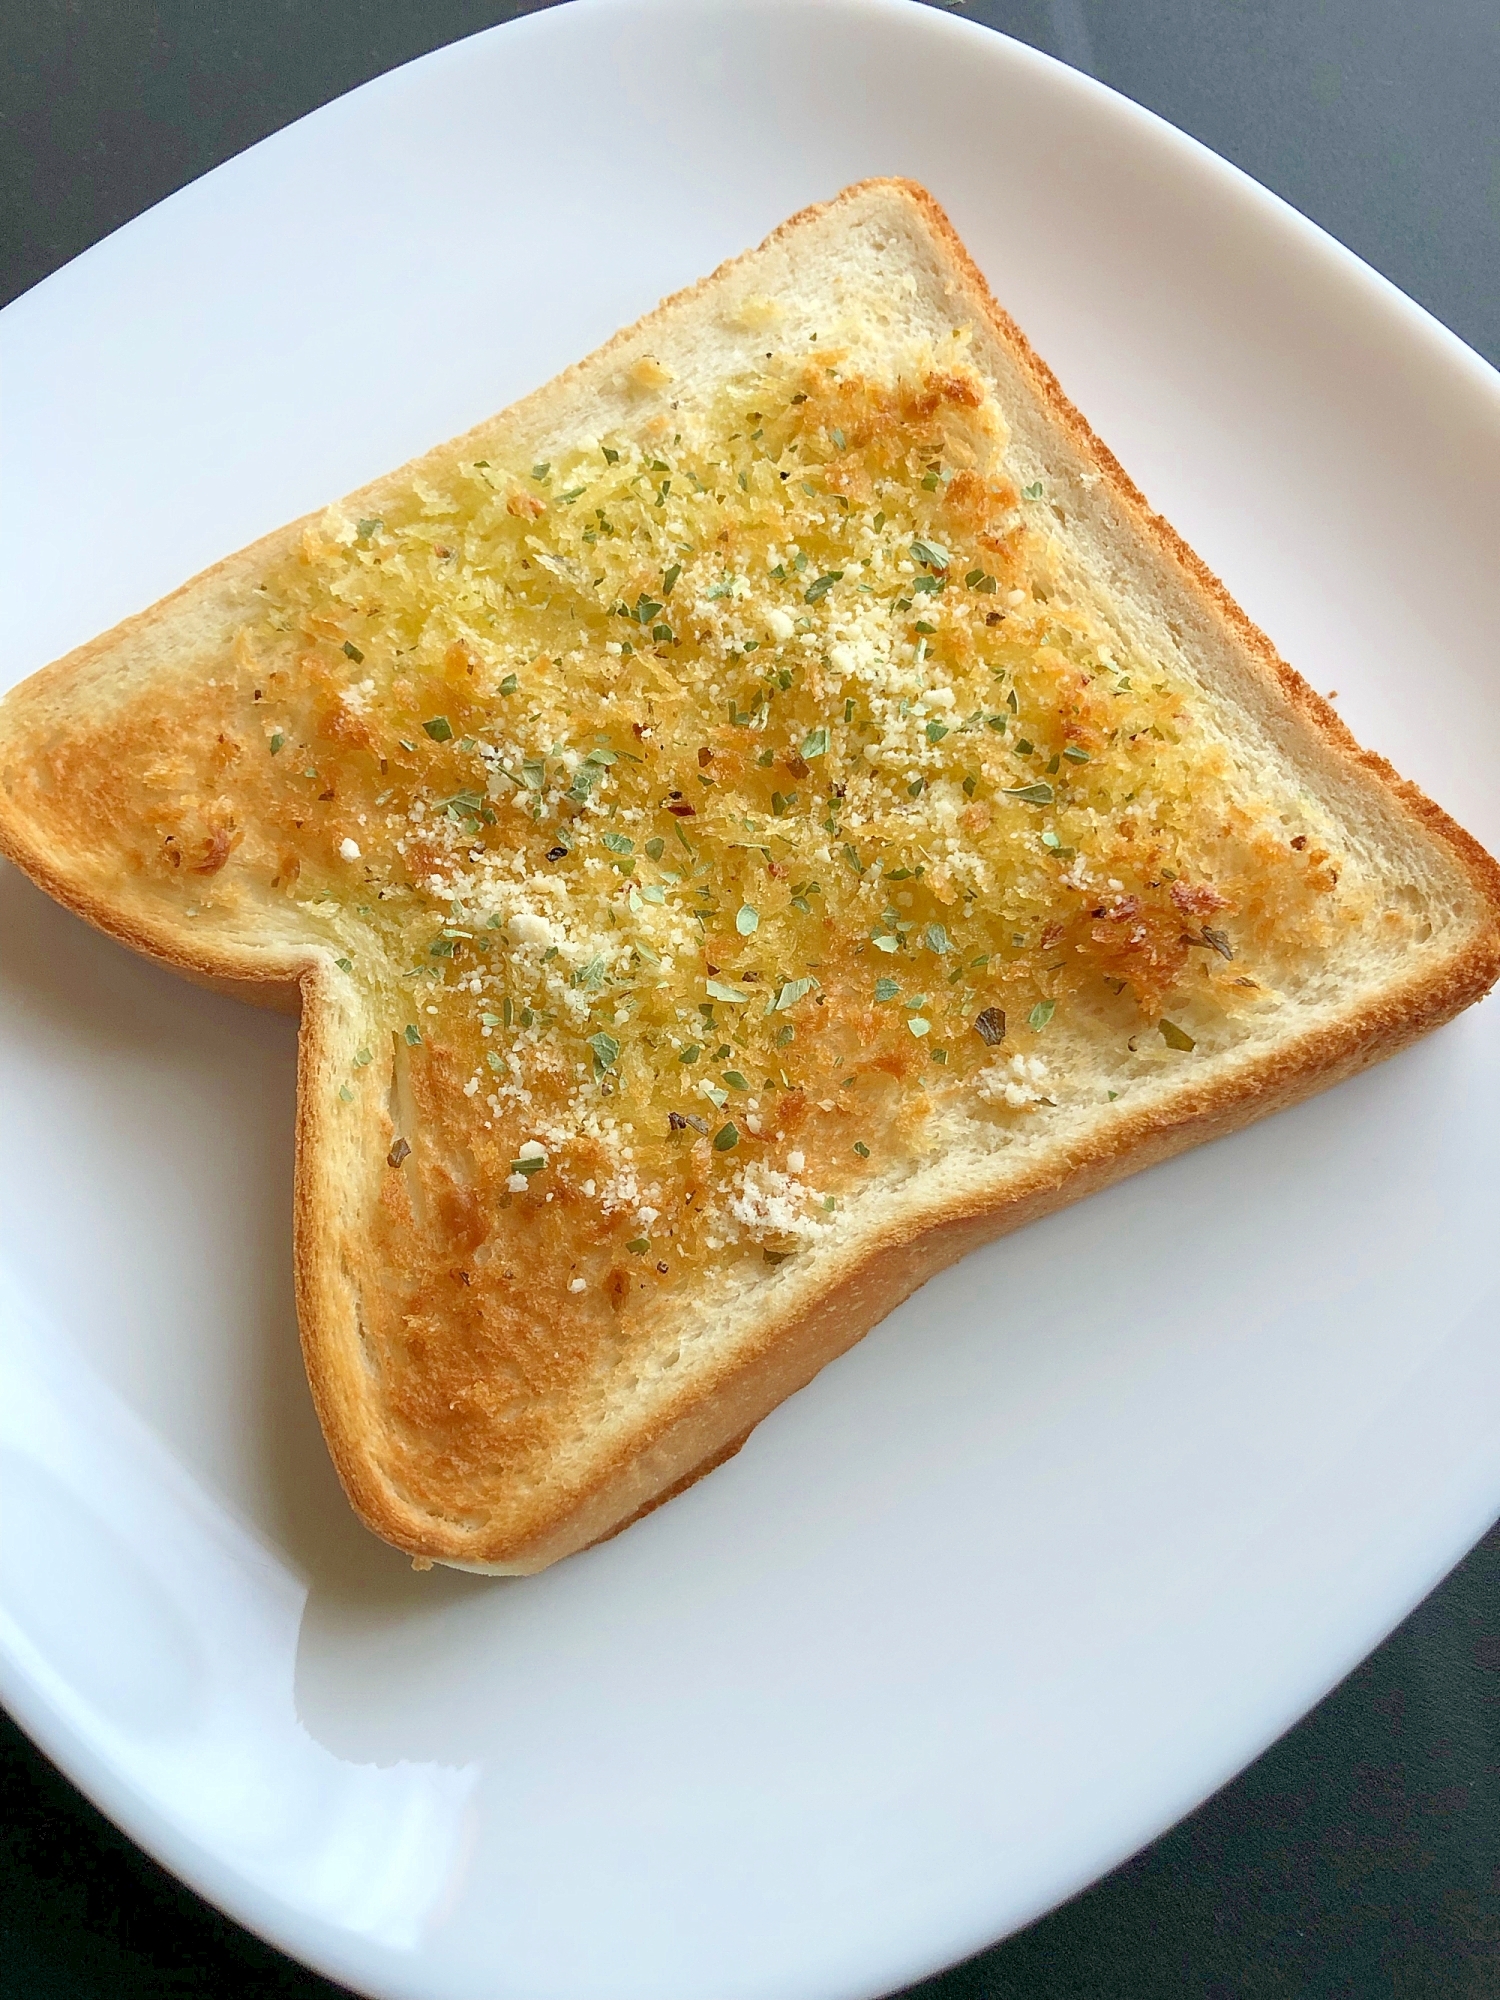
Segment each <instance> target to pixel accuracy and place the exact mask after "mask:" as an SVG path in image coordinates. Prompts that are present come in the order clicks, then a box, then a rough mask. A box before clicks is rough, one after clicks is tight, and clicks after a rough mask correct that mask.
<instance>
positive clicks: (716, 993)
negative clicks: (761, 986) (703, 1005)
mask: <svg viewBox="0 0 1500 2000" xmlns="http://www.w3.org/2000/svg"><path fill="white" fill-rule="evenodd" d="M705 990H706V991H707V993H708V996H709V998H710V999H711V1000H727V1001H729V1002H730V1003H731V1004H732V1005H733V1006H736V1007H743V1006H745V1005H746V1004H747V1003H748V1001H749V999H750V995H749V994H748V993H742V992H741V991H740V989H739V988H738V987H737V986H730V985H728V984H727V983H726V982H725V981H724V980H722V979H710V980H707V981H706V982H705Z"/></svg>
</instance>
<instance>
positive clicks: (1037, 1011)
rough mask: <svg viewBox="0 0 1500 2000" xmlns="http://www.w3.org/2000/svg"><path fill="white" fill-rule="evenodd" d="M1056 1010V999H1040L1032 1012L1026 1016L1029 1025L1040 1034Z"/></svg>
mask: <svg viewBox="0 0 1500 2000" xmlns="http://www.w3.org/2000/svg"><path fill="white" fill-rule="evenodd" d="M1056 1012H1057V1002H1056V1001H1055V1000H1038V1001H1037V1003H1036V1005H1035V1006H1034V1007H1033V1008H1032V1010H1031V1012H1030V1013H1029V1014H1028V1015H1027V1016H1026V1023H1027V1026H1028V1027H1029V1028H1031V1029H1032V1030H1033V1032H1034V1033H1036V1034H1038V1035H1039V1034H1040V1033H1041V1032H1042V1030H1043V1028H1045V1027H1046V1025H1047V1023H1048V1022H1049V1021H1050V1020H1051V1019H1052V1016H1053V1015H1054V1014H1055V1013H1056Z"/></svg>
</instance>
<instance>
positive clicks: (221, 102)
mask: <svg viewBox="0 0 1500 2000" xmlns="http://www.w3.org/2000/svg"><path fill="white" fill-rule="evenodd" d="M529 11H532V9H531V8H530V7H528V6H525V5H520V6H517V5H508V6H507V5H503V4H495V0H488V4H486V0H171V4H161V5H147V4H144V0H138V3H137V4H132V0H0V34H3V49H0V57H3V59H0V296H3V298H4V299H7V300H8V299H10V298H14V297H15V296H17V295H18V294H19V293H20V292H22V291H24V290H26V289H27V287H28V286H30V285H32V284H35V283H36V282H37V281H38V280H40V279H41V278H44V277H45V276H46V275H47V273H48V272H50V271H52V270H55V269H56V268H57V266H58V265H60V264H62V263H64V262H66V261H67V259H69V258H70V257H73V256H75V255H76V254H77V253H78V252H79V251H80V250H83V249H85V248H86V247H87V246H88V245H89V244H90V243H92V242H95V241H96V240H97V239H98V238H99V237H101V236H103V235H105V234H107V233H108V232H109V231H110V230H112V229H114V228H116V227H117V226H118V225H119V224H120V223H122V222H125V221H127V220H128V219H129V218H130V217H131V216H132V215H135V214H137V213H139V212H140V210H142V209H143V208H146V207H149V206H150V205H151V204H152V203H153V202H156V201H159V200H160V199H161V198H162V197H163V196H164V195H167V194H169V193H171V191H172V190H173V189H174V188H178V187H181V186H182V185H183V184H184V183H185V182H187V181H189V180H192V179H194V178H195V177H196V176H197V175H199V174H202V173H204V172H206V171H207V170H208V169H209V168H210V167H212V166H214V165H216V164H217V163H218V162H219V161H220V160H223V159H226V158H227V157H229V155H231V154H232V153H236V152H238V151H240V150H241V149H242V148H243V147H245V146H248V145H250V144H252V143H253V142H254V141H255V140H257V139H259V138H261V137H263V136H264V135H265V134H267V133H269V132H272V131H274V130H276V129H277V128H278V127H279V126H281V125H284V124H286V123H287V122H288V121H289V120H291V119H293V118H296V117H299V116H301V115H302V114H303V113H304V112H306V111H310V110H312V109H313V108H314V107H315V106H316V105H318V104H322V103H325V102H326V101H327V100H328V99H329V98H332V97H335V96H338V95H339V94H340V93H342V92H343V91H346V90H348V89H350V88H352V87H353V86H354V85H355V84H358V83H362V82H364V81H365V80H366V79H367V78H369V77H372V76H376V75H378V74H380V72H382V71H383V70H387V69H390V68H392V67H393V66H394V65H396V64H397V63H401V62H404V61H406V60H408V59H409V58H411V57H412V56H416V55H420V54H421V53H423V52H424V51H425V50H427V49H431V48H435V47H438V46H440V45H441V44H442V43H445V42H449V41H452V40H455V39H456V38H457V37H459V36H461V35H466V34H470V33H473V32H474V31H475V30H477V29H480V28H484V27H489V26H491V25H493V24H494V23H496V22H498V21H503V20H507V19H510V18H511V17H512V16H514V15H515V14H518V13H523V12H529ZM963 11H964V13H965V14H966V15H967V16H968V18H970V19H975V20H982V21H985V22H986V23H988V24H989V25H991V26H993V27H998V28H1001V29H1003V30H1004V31H1006V32H1007V33H1010V34H1013V35H1016V36H1018V37H1019V38H1020V39H1022V40H1023V41H1027V42H1030V43H1031V44H1033V46H1035V47H1038V48H1043V49H1047V50H1048V51H1050V52H1051V53H1052V54H1054V55H1058V56H1061V57H1062V58H1063V59H1064V60H1065V61H1068V62H1071V63H1072V64H1074V65H1075V66H1076V67H1078V68H1081V69H1087V70H1089V71H1091V72H1092V73H1093V74H1094V75H1096V76H1098V77H1100V78H1101V79H1102V80H1103V81H1104V82H1106V83H1109V84H1112V85H1113V86H1114V87H1115V88H1116V89H1118V90H1121V91H1124V92H1125V93H1126V94H1127V95H1128V96H1131V97H1134V98H1136V99H1137V100H1138V101H1139V102H1141V103H1143V104H1146V105H1148V106H1149V107H1150V108H1151V109H1152V110H1155V111H1159V112H1160V113H1162V115H1163V116H1165V117H1167V118H1169V119H1171V120H1172V121H1173V122H1174V123H1175V124H1178V125H1181V126H1182V127H1184V128H1185V129H1186V130H1187V131H1189V132H1192V133H1193V134H1195V135H1196V136H1197V137H1198V138H1201V139H1203V140H1204V141H1206V143H1207V144H1209V145H1210V146H1212V147H1214V148H1215V150H1217V151H1218V152H1220V153H1223V154H1224V155H1226V156H1227V157H1228V158H1230V159H1232V160H1234V161H1235V162H1236V163H1237V164H1239V165H1240V166H1243V167H1244V168H1246V169H1247V171H1248V172H1250V173H1251V174H1253V175H1255V177H1256V178H1257V179H1259V180H1261V181H1263V182H1265V184H1266V185H1267V186H1269V187H1271V188H1273V189H1275V190H1276V192H1277V193H1279V194H1282V195H1284V196H1285V197H1286V198H1287V199H1288V200H1289V201H1291V202H1292V203H1293V204H1294V205H1295V206H1296V207H1298V208H1300V209H1301V210H1303V212H1304V213H1306V214H1307V215H1310V216H1311V217H1312V218H1313V219H1314V220H1315V221H1317V222H1319V223H1321V224H1322V225H1323V226H1324V227H1325V228H1326V229H1329V230H1330V231H1331V232H1332V233H1333V234H1334V235H1336V236H1338V237H1339V238H1340V239H1341V240H1342V241H1343V242H1345V243H1347V244H1349V245H1350V246H1351V248H1353V249H1355V250H1356V251H1358V252H1359V253H1360V255H1361V256H1363V257H1365V258H1367V259H1368V260H1369V262H1371V263H1372V264H1374V265H1375V266H1376V268H1377V269H1379V270H1381V271H1383V272H1385V274H1386V275H1387V276H1388V277H1390V278H1392V279H1393V280H1394V281H1395V282H1396V283H1397V284H1398V285H1400V286H1401V287H1402V288H1403V290H1405V291H1407V292H1409V293H1410V294H1411V295H1412V296H1413V297H1414V298H1416V299H1418V300H1419V301H1420V302H1421V303H1422V304H1423V305H1425V306H1427V307H1428V308H1429V310H1431V311H1432V312H1434V313H1435V314H1436V315H1437V316H1438V318H1440V319H1441V320H1443V321H1444V322H1445V323H1446V324H1447V325H1449V326H1450V327H1452V328H1453V329H1454V331H1455V332H1457V333H1459V334H1460V335H1462V337H1463V338H1464V339H1465V340H1467V341H1469V342H1470V344H1471V345H1473V346H1474V347H1476V348H1477V349H1478V350H1479V351H1480V352H1481V353H1482V354H1484V355H1486V356H1487V357H1488V358H1489V359H1490V360H1491V361H1495V362H1500V0H1423V4H1421V5H1418V6H1412V5H1403V4H1394V3H1393V0H1134V4H1128V0H971V4H969V5H968V6H966V7H965V8H964V9H963ZM1497 560H1500V551H1497ZM1497 1335H1500V1328H1497ZM337 1990H338V1989H335V1988H334V1987H332V1986H331V1985H329V1984H328V1982H326V1981H324V1980H321V1979H318V1978H317V1977H315V1976H314V1975H313V1974H311V1973H308V1972H304V1971H303V1970H302V1969H301V1968H299V1967H297V1966H294V1965H292V1964H291V1963H290V1962H289V1961H288V1960H286V1959H284V1958H282V1957H281V1956H280V1955H279V1954H277V1953H276V1952H274V1951H272V1950H271V1949H269V1947H267V1946H265V1945H262V1944H261V1943H259V1942H258V1941H257V1940H256V1939H253V1938H251V1937H249V1936H248V1935H247V1934H246V1933H244V1932H243V1931H240V1930H238V1929H237V1928H236V1927H235V1926H234V1925H233V1924H230V1923H228V1922H227V1921H226V1920H225V1919H223V1918H222V1917H220V1916H218V1915H217V1913H215V1912H214V1911H212V1910H210V1909H208V1908H207V1907H206V1906H205V1905H204V1904H203V1903H201V1902H199V1901H198V1899H197V1898H196V1897H194V1896H192V1895H191V1894H190V1893H189V1892H188V1891H186V1890H184V1889H182V1888H180V1887H179V1886H178V1885H177V1884H176V1883H175V1882H173V1881H172V1880H171V1879H170V1878H169V1877H167V1876H166V1875H164V1874H163V1873H162V1872H161V1871H160V1870H159V1869H158V1868H156V1867H155V1866H154V1864H153V1863H151V1862H150V1861H148V1860H146V1859H145V1858H144V1857H143V1856H142V1855H140V1854H139V1853H137V1851H136V1850H135V1849H134V1848H133V1847H132V1846H131V1845H130V1843H129V1842H128V1841H126V1840H125V1839H123V1838H122V1837H121V1836H120V1835H119V1834H118V1833H116V1832H115V1830H114V1829H113V1828H112V1827H111V1826H109V1825H108V1824H107V1822H105V1821H104V1820H102V1819H101V1818H100V1817H99V1815H98V1814H97V1813H95V1812H94V1811H93V1809H92V1808H91V1807H90V1806H88V1805H87V1804H86V1803H85V1802H84V1801H83V1800H82V1799H81V1798H80V1797H79V1796H78V1794H77V1793H76V1792H74V1791H73V1789H72V1788H71V1786H69V1785H68V1784H67V1783H66V1781H65V1780H63V1779H62V1778H60V1777H59V1776H58V1775H57V1774H56V1773H55V1772H54V1771H53V1770H52V1768H51V1767H50V1766H49V1765H48V1764H47V1763H46V1761H45V1760H44V1759H43V1758H41V1757H39V1756H38V1755H37V1753H36V1752H35V1751H34V1750H33V1749H32V1748H31V1746H30V1744H29V1743H28V1742H27V1741H26V1739H25V1738H24V1737H23V1736H22V1735H21V1734H20V1732H19V1731H17V1730H16V1729H14V1727H13V1726H12V1725H10V1724H9V1723H8V1722H6V1721H5V1720H4V1719H3V1718H0V2000H54V1996H56V2000H145V1996H151V2000H156V1996H172V2000H198V1996H209V1995H215V1996H220V1995H226V1996H240V1995H257V1996H258V1995H266V1996H272V1995H275V1996H297V2000H312V1996H317V1995H332V1994H334V1993H335V1992H336V1991H337ZM913 1993H914V1995H919V1996H921V2000H981V1996H983V2000H1231V1996H1233V2000H1241V1996H1245V1997H1246V2000H1268V1997H1269V1996H1287V1997H1288V2000H1334V1996H1338V2000H1378V1996H1385V1995H1391V1996H1397V2000H1427V1997H1428V1996H1431V2000H1500V1529H1497V1530H1496V1531H1494V1532H1492V1533H1491V1534H1490V1535H1489V1537H1488V1538H1487V1539H1486V1540H1485V1541H1484V1542H1483V1543H1482V1544H1481V1545H1480V1547H1479V1548H1478V1549H1477V1550H1475V1552H1474V1553H1473V1554H1472V1555H1471V1556H1470V1557H1469V1558H1468V1560H1467V1561H1466V1562H1465V1563H1464V1564H1462V1565H1461V1566H1460V1568H1459V1569H1458V1570H1457V1571H1456V1572H1455V1573H1454V1574H1453V1576H1451V1577H1450V1578H1449V1579H1448V1581H1447V1582H1446V1583H1445V1584H1444V1585H1443V1586H1442V1587H1441V1588H1440V1589H1439V1590H1438V1591H1437V1592H1435V1593H1434V1595H1433V1596H1432V1597H1431V1598H1429V1599H1428V1601H1427V1602H1426V1603H1425V1604H1424V1605H1422V1606H1421V1607H1420V1609H1419V1610H1417V1611H1416V1612H1415V1613H1413V1615H1412V1616H1411V1617H1410V1618H1409V1619H1408V1620H1407V1621H1406V1623H1405V1624H1404V1625H1402V1626H1401V1627H1400V1629H1399V1630H1398V1631H1397V1632H1396V1633H1395V1634H1394V1636H1393V1637H1392V1638H1391V1639H1390V1640H1388V1641H1387V1643H1386V1644H1385V1645H1384V1646H1383V1647H1382V1648H1381V1649H1380V1651H1379V1652H1377V1653H1376V1654H1375V1655H1374V1657H1373V1658H1372V1659H1370V1660H1368V1661H1367V1662H1366V1663H1365V1665H1364V1666H1362V1667H1361V1668H1360V1669H1359V1670H1358V1671H1357V1672H1356V1673H1354V1674H1353V1675H1351V1676H1350V1678H1349V1679H1348V1680H1347V1681H1346V1682H1345V1683H1344V1684H1343V1686H1342V1687H1340V1688H1338V1689H1337V1690H1336V1691H1335V1692H1334V1693H1333V1694H1332V1695H1330V1696H1329V1697H1328V1699H1327V1700H1326V1701H1325V1702H1323V1703H1322V1704H1321V1705H1320V1706H1319V1707H1318V1708H1317V1709H1316V1710H1315V1711H1314V1712H1313V1714H1312V1715H1310V1716H1309V1717H1308V1718H1307V1719H1306V1720H1305V1721H1304V1722H1303V1723H1301V1724H1300V1725H1299V1726H1298V1727H1297V1728H1296V1729H1294V1730H1293V1731H1291V1733H1290V1734H1289V1735H1287V1736H1286V1737H1284V1738H1283V1739H1282V1741H1281V1742H1279V1743H1278V1744H1276V1745H1275V1746H1274V1748H1272V1749H1271V1750H1270V1751H1268V1752H1267V1753H1266V1755H1265V1756H1264V1757H1263V1758H1261V1759H1260V1761H1259V1762H1258V1763H1257V1764H1255V1765H1253V1766H1252V1767H1251V1769H1250V1770H1249V1771H1247V1772H1246V1773H1245V1774H1244V1775H1243V1776H1242V1777H1240V1778H1239V1779H1238V1780H1236V1781H1235V1782H1234V1783H1233V1784H1231V1785H1229V1786H1227V1787H1226V1788H1225V1789H1224V1790H1223V1791H1222V1792H1220V1793H1219V1794H1217V1795H1216V1796H1215V1797H1214V1798H1212V1799H1211V1800H1209V1801H1208V1803H1207V1804H1206V1805H1204V1806H1203V1807H1201V1808H1200V1809H1199V1811H1197V1812H1196V1813H1194V1814H1192V1815H1191V1816H1190V1817H1189V1818H1188V1819H1187V1820H1185V1821H1183V1822H1182V1824H1181V1825H1179V1826H1178V1827H1176V1828H1174V1829H1173V1830H1172V1831H1171V1832H1170V1833H1168V1834H1166V1835H1164V1836H1163V1837H1162V1838H1161V1839H1160V1840H1158V1841H1157V1842H1155V1844H1154V1845H1153V1846H1151V1847H1149V1848H1148V1849H1146V1850H1145V1852H1144V1853H1142V1854H1140V1855H1138V1856H1137V1857H1136V1858H1135V1859H1134V1860H1133V1861H1131V1862H1129V1863H1128V1864H1127V1865H1126V1866H1125V1867H1123V1868H1121V1869H1119V1870H1117V1871H1116V1873H1115V1874H1113V1875H1112V1876H1110V1877H1109V1878H1108V1879H1107V1880H1105V1881H1104V1882H1102V1883H1099V1884H1098V1885H1097V1886H1096V1887H1094V1888H1093V1889H1091V1890H1089V1891H1087V1892H1086V1893H1085V1894H1084V1895H1082V1896H1080V1897H1078V1898H1077V1899H1076V1900H1075V1901H1073V1902H1072V1903H1070V1904H1068V1905H1066V1906H1065V1907H1064V1908H1063V1909H1061V1910H1058V1911H1055V1912H1053V1914H1052V1915H1050V1916H1048V1917H1045V1918H1043V1919H1042V1921H1041V1922H1039V1923H1037V1924H1035V1925H1033V1926H1032V1928H1031V1929H1030V1930H1028V1931H1026V1932H1024V1933H1023V1934H1022V1935H1021V1936H1019V1937H1015V1938H1012V1939H1010V1940H1009V1941H1008V1942H1007V1943H1005V1944H1003V1945H1000V1946H997V1947H996V1948H995V1949H994V1950H993V1951H989V1952H986V1953H984V1954H983V1955H982V1956H981V1957H979V1958H977V1959H974V1960H972V1961H971V1962H970V1963H969V1964H967V1965H964V1966H959V1967H957V1968H955V1969H954V1970H952V1971H950V1972H947V1973H944V1974H943V1975H941V1976H940V1977H939V1978H936V1979H933V1980H931V1981H928V1982H927V1983H926V1984H924V1985H923V1986H921V1987H919V1988H915V1989H913ZM703 2000H713V1996H712V1995H709V1994H705V1995H704V1997H703Z"/></svg>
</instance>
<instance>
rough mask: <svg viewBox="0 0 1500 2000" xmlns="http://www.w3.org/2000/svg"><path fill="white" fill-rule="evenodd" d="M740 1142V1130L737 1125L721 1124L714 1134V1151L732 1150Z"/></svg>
mask: <svg viewBox="0 0 1500 2000" xmlns="http://www.w3.org/2000/svg"><path fill="white" fill-rule="evenodd" d="M739 1143H740V1132H739V1127H738V1126H737V1125H721V1126H720V1127H719V1129H718V1131H717V1132H715V1134H714V1151H715V1152H716V1153H727V1152H730V1151H731V1150H732V1149H733V1148H734V1147H735V1146H737V1145H738V1144H739Z"/></svg>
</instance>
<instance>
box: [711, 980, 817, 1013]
mask: <svg viewBox="0 0 1500 2000" xmlns="http://www.w3.org/2000/svg"><path fill="white" fill-rule="evenodd" d="M816 984H817V981H816V980H815V979H788V980H784V981H783V983H782V986H781V990H780V992H779V993H778V994H777V995H776V998H775V999H774V1000H773V1001H772V1002H771V1004H770V1006H769V1007H768V1008H767V1009H766V1012H767V1013H768V1014H782V1013H785V1011H786V1009H787V1008H788V1007H795V1006H796V1004H797V1002H798V1001H799V1000H805V999H806V998H807V996H808V994H809V993H811V992H812V990H813V988H814V986H816ZM709 990H710V991H712V984H711V983H710V989H709Z"/></svg>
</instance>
